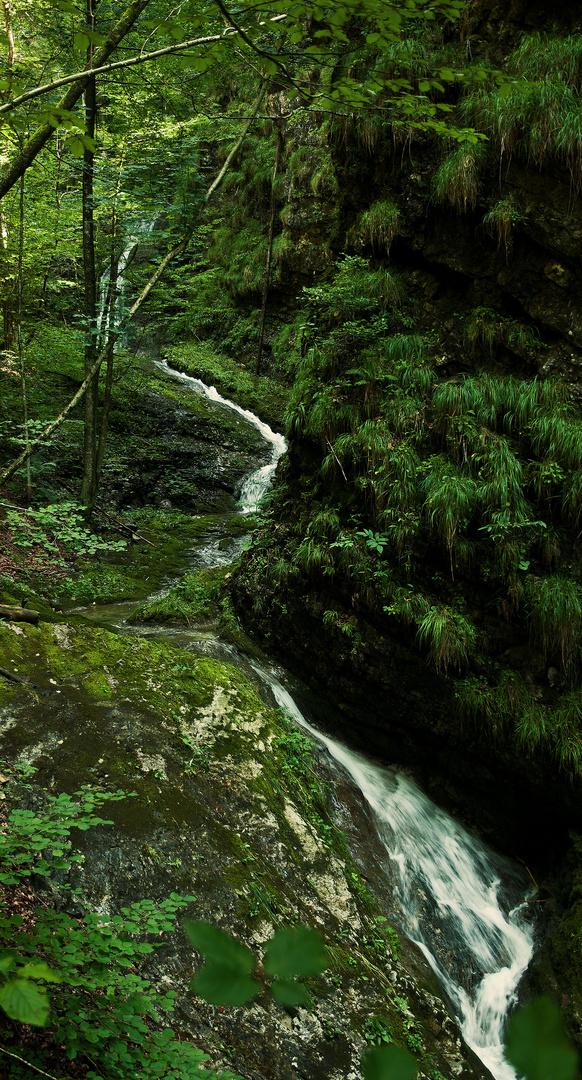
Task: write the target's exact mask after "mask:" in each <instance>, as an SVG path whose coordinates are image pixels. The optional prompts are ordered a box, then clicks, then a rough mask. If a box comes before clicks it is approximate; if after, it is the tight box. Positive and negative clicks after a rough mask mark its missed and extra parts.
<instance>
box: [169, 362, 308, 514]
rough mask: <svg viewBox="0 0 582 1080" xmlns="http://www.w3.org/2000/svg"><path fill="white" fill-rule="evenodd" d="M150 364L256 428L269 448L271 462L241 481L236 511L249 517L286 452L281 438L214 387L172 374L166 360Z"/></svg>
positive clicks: (177, 373)
mask: <svg viewBox="0 0 582 1080" xmlns="http://www.w3.org/2000/svg"><path fill="white" fill-rule="evenodd" d="M154 362H155V364H156V367H158V368H160V370H161V371H163V372H164V373H165V374H166V375H170V376H172V377H173V378H175V379H179V381H180V382H181V383H183V384H184V385H185V386H189V387H191V389H192V390H194V391H195V393H197V394H203V395H204V397H207V398H209V400H210V401H216V402H217V403H218V404H219V405H224V406H225V408H227V409H230V410H231V411H232V412H235V413H238V415H239V416H242V417H243V419H244V420H247V421H248V423H249V424H252V425H253V427H256V428H257V430H258V431H260V433H261V435H262V436H263V438H264V439H265V440H266V442H268V443H269V444H270V446H271V461H270V462H269V464H268V465H263V466H262V467H261V468H260V469H256V470H255V472H252V473H250V474H249V476H247V477H246V478H245V480H244V481H243V485H242V488H241V493H240V497H239V507H240V509H241V511H242V513H244V514H251V513H253V512H254V511H255V510H256V509H257V508H258V505H259V503H260V501H261V499H262V497H263V495H264V494H265V491H266V490H267V488H268V486H269V484H270V483H271V480H272V479H273V475H274V473H275V469H276V468H277V462H278V461H279V458H280V457H281V455H282V454H284V453H285V450H286V449H287V443H286V442H285V439H284V437H283V435H279V434H278V433H277V432H276V431H273V430H272V428H270V427H269V425H268V424H265V423H264V422H263V421H262V420H259V418H258V416H255V414H254V413H252V412H250V410H249V409H243V408H242V406H241V405H237V404H236V403H235V402H234V401H229V400H228V398H224V397H223V396H222V394H219V392H218V390H217V389H216V387H215V386H207V385H206V383H203V382H202V380H201V379H195V378H194V377H193V376H191V375H185V374H184V372H183V371H175V370H174V369H173V368H171V367H169V365H168V363H167V362H166V360H156V361H154Z"/></svg>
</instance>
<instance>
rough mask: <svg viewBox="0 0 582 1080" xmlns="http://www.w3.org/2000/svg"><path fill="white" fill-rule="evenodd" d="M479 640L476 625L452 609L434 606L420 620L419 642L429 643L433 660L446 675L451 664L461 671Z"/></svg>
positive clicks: (438, 669)
mask: <svg viewBox="0 0 582 1080" xmlns="http://www.w3.org/2000/svg"><path fill="white" fill-rule="evenodd" d="M476 639H477V634H476V631H475V627H474V626H473V625H472V624H471V623H470V622H469V621H468V619H465V618H464V617H463V616H462V615H458V614H457V613H456V612H455V611H453V610H452V609H451V608H446V607H441V608H437V607H431V608H429V610H428V611H427V613H426V615H425V616H424V617H423V618H422V619H421V620H420V622H419V626H418V641H419V644H420V645H423V646H428V655H429V659H430V661H431V662H432V663H433V664H434V666H435V668H436V670H437V671H444V673H445V675H446V674H447V673H448V670H449V668H450V667H456V668H458V670H459V671H460V670H461V668H462V667H463V666H464V665H465V664H467V663H468V662H469V658H470V656H471V653H472V652H473V650H474V648H475V644H476Z"/></svg>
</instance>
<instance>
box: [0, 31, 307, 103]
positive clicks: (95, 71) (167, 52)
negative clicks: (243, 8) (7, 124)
mask: <svg viewBox="0 0 582 1080" xmlns="http://www.w3.org/2000/svg"><path fill="white" fill-rule="evenodd" d="M286 18H287V16H286V15H274V16H273V18H272V19H269V20H267V22H269V23H271V22H273V23H278V22H281V20H282V19H286ZM267 22H265V23H261V25H262V26H266V25H267ZM235 33H237V31H236V30H235V29H234V28H233V27H232V26H228V27H227V28H226V29H225V30H223V31H222V33H220V34H211V35H210V36H209V37H201V38H191V39H190V40H189V41H176V42H174V44H173V45H166V46H165V47H164V48H163V49H154V51H153V52H149V53H140V54H139V56H131V57H128V59H127V60H116V61H115V62H114V63H113V64H103V66H102V67H93V68H91V74H92V75H94V76H95V75H107V74H109V72H111V71H118V70H119V68H128V67H135V65H136V64H145V63H148V62H149V61H150V60H157V59H158V57H160V56H172V55H174V53H179V52H184V50H185V49H193V48H194V46H196V45H212V44H213V43H214V42H215V41H222V39H223V38H225V37H226V36H227V35H233V36H234V34H235ZM86 74H87V73H86V71H77V72H75V74H74V75H64V76H63V77H62V79H54V80H53V82H50V83H44V84H43V86H36V87H35V88H34V90H25V91H24V93H22V94H20V95H19V96H18V97H15V98H12V100H11V101H7V102H6V103H5V104H4V105H0V116H2V114H3V113H9V112H12V111H13V110H14V109H17V108H18V107H19V106H20V105H24V104H25V102H27V101H32V100H33V98H36V97H40V96H41V95H42V94H48V93H50V92H51V91H52V90H60V88H61V87H62V86H67V85H68V84H69V83H74V82H76V81H77V79H82V78H85V76H86ZM61 107H62V106H61Z"/></svg>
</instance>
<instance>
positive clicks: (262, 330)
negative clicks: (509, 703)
mask: <svg viewBox="0 0 582 1080" xmlns="http://www.w3.org/2000/svg"><path fill="white" fill-rule="evenodd" d="M282 149H283V125H282V123H279V124H278V125H277V149H276V150H275V164H274V165H273V176H272V178H271V212H270V217H269V235H268V238H267V262H266V265H265V281H264V284H263V303H262V305H261V325H260V329H259V344H258V347H257V366H256V368H255V375H258V374H259V373H260V370H261V357H262V355H263V338H264V336H265V318H266V315H267V297H268V295H269V278H270V276H271V260H272V257H273V232H274V228H275V210H276V206H277V201H276V198H275V180H276V179H277V173H278V172H279V162H280V161H281V151H282Z"/></svg>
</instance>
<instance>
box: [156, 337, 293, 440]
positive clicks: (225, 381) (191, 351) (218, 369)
mask: <svg viewBox="0 0 582 1080" xmlns="http://www.w3.org/2000/svg"><path fill="white" fill-rule="evenodd" d="M168 360H169V362H170V364H172V366H174V367H176V368H177V369H178V370H179V371H185V372H186V373H187V374H188V375H193V376H194V377H195V378H197V379H201V380H202V382H205V383H207V384H210V385H213V386H216V388H217V390H219V391H220V393H221V394H222V396H223V397H227V398H231V399H232V400H234V401H235V402H236V403H237V405H241V406H242V407H243V408H245V409H250V410H251V412H254V413H255V414H256V415H258V416H260V417H262V418H264V419H266V420H267V421H270V422H275V424H276V425H278V424H279V423H280V417H281V415H282V412H283V411H284V409H285V406H286V404H287V392H286V389H285V387H284V386H281V385H280V384H277V383H275V382H273V380H272V379H269V378H267V377H266V376H263V375H260V376H258V377H257V376H255V375H252V374H251V373H250V372H249V371H245V370H244V368H242V367H241V366H240V364H237V363H236V361H234V360H231V359H230V358H229V357H228V356H225V355H224V353H218V352H215V351H214V350H213V349H212V348H211V347H210V346H209V345H207V344H205V343H201V342H199V341H188V342H184V344H182V345H176V346H174V347H173V348H172V350H171V351H170V352H169V354H168Z"/></svg>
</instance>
